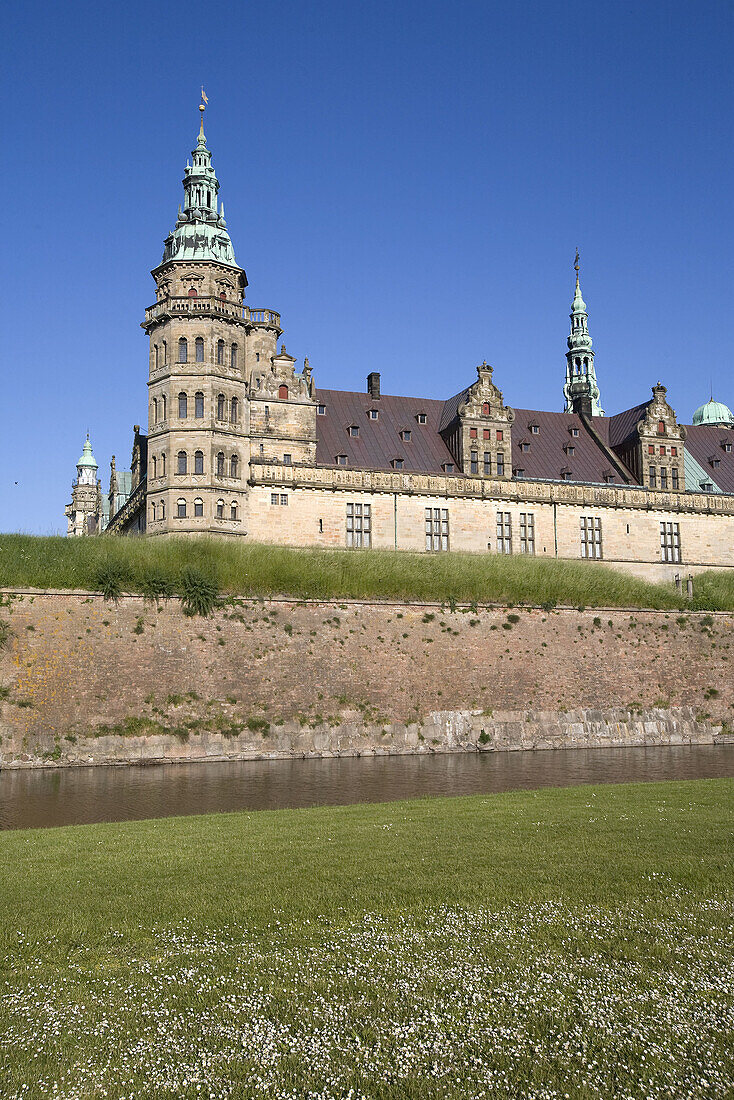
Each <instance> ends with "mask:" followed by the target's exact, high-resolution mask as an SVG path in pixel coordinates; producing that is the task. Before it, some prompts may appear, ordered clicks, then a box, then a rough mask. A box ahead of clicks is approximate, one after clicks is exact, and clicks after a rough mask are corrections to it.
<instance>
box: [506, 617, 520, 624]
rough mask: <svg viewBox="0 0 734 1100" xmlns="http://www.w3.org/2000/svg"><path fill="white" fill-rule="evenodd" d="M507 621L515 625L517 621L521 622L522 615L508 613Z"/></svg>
mask: <svg viewBox="0 0 734 1100" xmlns="http://www.w3.org/2000/svg"><path fill="white" fill-rule="evenodd" d="M507 621H508V623H512V624H513V625H514V624H515V623H519V622H520V616H519V615H508V616H507Z"/></svg>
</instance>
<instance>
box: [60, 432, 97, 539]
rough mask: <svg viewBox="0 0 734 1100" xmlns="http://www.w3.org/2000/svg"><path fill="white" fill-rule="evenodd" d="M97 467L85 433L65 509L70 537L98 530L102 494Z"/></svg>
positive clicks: (91, 533)
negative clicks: (69, 498)
mask: <svg viewBox="0 0 734 1100" xmlns="http://www.w3.org/2000/svg"><path fill="white" fill-rule="evenodd" d="M97 469H98V466H97V461H96V459H95V457H94V455H93V454H92V444H91V443H90V442H89V433H87V439H86V442H85V444H84V448H83V450H82V453H81V455H80V457H79V460H78V462H77V464H76V475H77V476H76V481H74V482H73V483H72V487H71V504H67V506H66V509H65V515H66V517H67V521H68V527H67V532H66V533H67V535H68V536H70V537H78V536H82V535H96V534H98V532H99V527H100V517H101V513H102V494H101V489H100V484H99V480H98V478H97Z"/></svg>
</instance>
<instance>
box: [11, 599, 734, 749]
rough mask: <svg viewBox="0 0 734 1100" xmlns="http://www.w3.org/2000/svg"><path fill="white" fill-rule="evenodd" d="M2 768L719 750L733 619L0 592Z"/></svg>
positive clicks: (729, 717)
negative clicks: (187, 605) (206, 615)
mask: <svg viewBox="0 0 734 1100" xmlns="http://www.w3.org/2000/svg"><path fill="white" fill-rule="evenodd" d="M0 621H4V622H6V623H7V624H8V625H9V628H10V634H9V636H8V640H7V644H6V646H5V647H4V648H3V649H2V650H0V736H2V742H0V766H4V767H9V766H18V765H25V766H32V765H34V764H45V765H54V764H89V763H122V762H127V761H135V760H140V761H143V760H173V759H197V758H205V759H222V758H240V759H241V758H248V757H249V758H252V757H263V756H268V757H269V756H284V755H293V754H298V755H301V754H305V755H338V754H343V755H356V754H361V753H376V752H377V753H389V752H398V753H405V752H441V751H463V750H470V751H475V750H477V749H479V750H492V749H521V748H550V747H567V746H569V745H579V746H586V747H588V746H594V745H612V744H614V745H632V744H671V743H673V744H674V743H687V742H692V741H694V742H695V741H700V742H711V741H713V740H715V739H728V738H729V737H730V736H731V725H734V683H733V682H732V681H733V679H734V678H733V677H732V675H731V652H730V645H731V634H732V626H734V616H732V615H729V614H714V615H704V614H689V615H684V616H679V615H677V614H676V613H675V612H671V613H666V612H639V611H635V612H622V611H584V612H579V611H572V610H556V611H549V612H545V611H541V610H523V609H514V610H513V609H482V610H476V609H475V610H472V609H470V608H456V609H455V610H453V611H452V610H450V609H449V608H448V607H444V608H441V607H440V606H417V605H411V606H398V605H388V604H363V603H355V602H341V603H336V602H332V603H298V602H293V601H286V600H278V601H267V602H258V601H253V600H248V601H242V602H241V603H238V604H235V605H234V606H230V607H226V608H223V609H222V610H220V611H217V612H216V614H215V615H214V616H213V618H211V619H208V620H202V619H186V618H185V617H184V616H183V615H182V613H181V611H180V608H179V605H178V602H177V601H176V600H172V601H170V603H168V604H164V605H161V606H158V607H156V606H154V605H153V606H151V605H150V604H146V603H144V602H143V600H142V599H140V598H138V597H126V598H124V599H122V600H120V601H119V603H118V604H117V605H115V604H110V603H105V602H104V600H103V599H102V597H101V596H96V595H89V594H86V593H77V594H71V595H70V594H68V593H59V594H52V593H30V592H27V593H22V594H20V593H18V594H12V593H11V594H7V593H6V596H5V606H3V607H2V609H0Z"/></svg>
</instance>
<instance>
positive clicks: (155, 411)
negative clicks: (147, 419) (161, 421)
mask: <svg viewBox="0 0 734 1100" xmlns="http://www.w3.org/2000/svg"><path fill="white" fill-rule="evenodd" d="M153 423H154V424H157V423H158V399H157V398H155V397H154V398H153Z"/></svg>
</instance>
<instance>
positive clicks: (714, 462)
mask: <svg viewBox="0 0 734 1100" xmlns="http://www.w3.org/2000/svg"><path fill="white" fill-rule="evenodd" d="M709 462H710V463H711V465H712V466H713V468H714V469H715V470H718V468H719V466H720V465H721V459H720V458H710V459H709Z"/></svg>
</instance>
